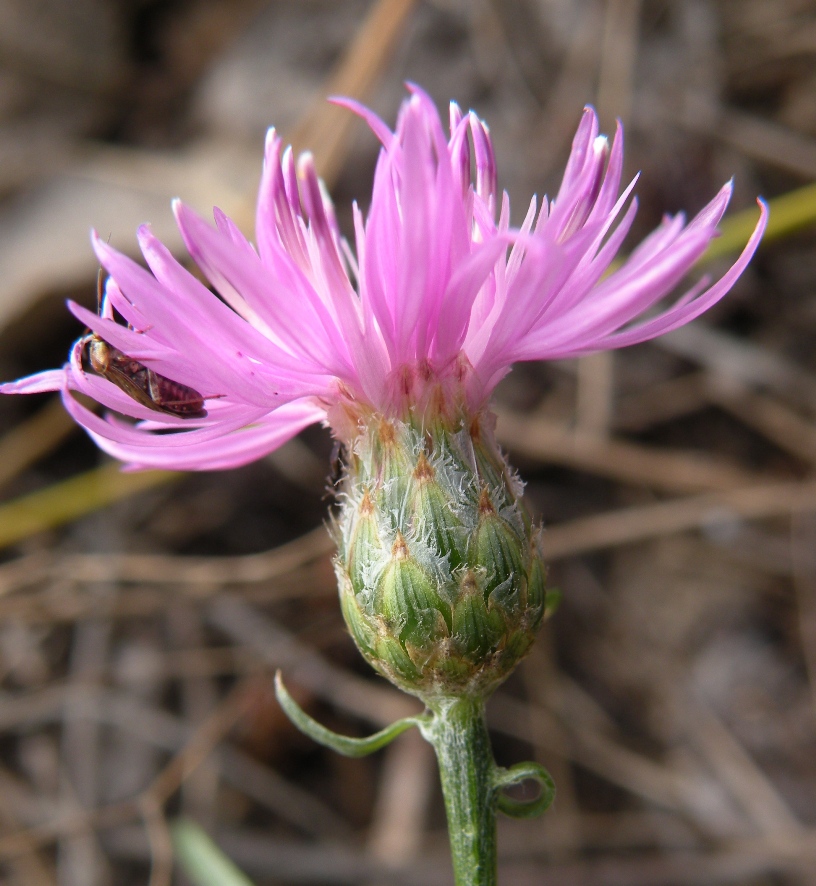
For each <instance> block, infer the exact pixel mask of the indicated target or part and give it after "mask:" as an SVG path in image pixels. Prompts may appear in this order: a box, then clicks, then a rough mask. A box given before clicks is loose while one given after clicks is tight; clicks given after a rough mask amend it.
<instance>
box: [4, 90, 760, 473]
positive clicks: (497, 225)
mask: <svg viewBox="0 0 816 886" xmlns="http://www.w3.org/2000/svg"><path fill="white" fill-rule="evenodd" d="M343 103H344V104H345V105H346V106H348V107H350V108H351V109H352V110H354V111H356V112H357V113H359V114H360V115H361V116H362V117H364V118H365V120H366V121H367V122H368V124H369V126H370V127H371V129H372V130H373V131H374V133H375V135H376V136H377V137H378V138H379V140H380V141H381V142H382V149H381V151H380V157H379V161H378V164H377V169H376V173H375V177H374V189H373V194H372V199H371V208H370V210H369V212H368V216H367V218H364V216H363V214H362V212H361V211H360V210H359V208H357V207H356V206H355V207H354V229H355V245H356V257H355V254H354V252H353V251H352V249H351V247H350V246H349V245H348V244H347V243H346V241H345V240H344V239H343V238H342V236H341V234H340V232H339V229H338V226H337V222H336V220H335V217H334V213H333V210H332V205H331V202H330V200H329V198H328V196H327V195H326V194H325V192H324V191H323V189H322V187H321V183H320V181H319V180H318V178H317V176H316V174H315V170H314V165H313V163H312V159H311V157H310V156H309V155H308V154H306V155H303V156H302V157H300V159H299V160H298V161H297V163H296V162H295V160H294V158H293V156H292V153H291V150H290V149H286V150H282V144H281V140H280V138H279V137H278V135H277V134H276V133H275V131H274V130H272V131H270V133H269V136H268V138H267V142H266V155H265V160H264V168H263V177H262V181H261V186H260V193H259V195H258V209H257V220H256V238H257V242H256V244H255V245H254V246H253V245H252V244H250V243H249V242H248V241H247V240H246V239H245V238H244V237H243V235H242V234H241V233H240V232H239V231H238V230H237V228H236V227H235V225H234V224H233V223H232V222H231V221H230V220H229V219H228V218H227V217H226V216H224V215H223V214H222V213H221V212H219V211H218V210H216V211H215V222H216V226H215V227H214V228H213V227H212V226H211V225H209V224H207V223H206V222H205V221H203V220H202V219H201V218H200V217H199V216H197V215H196V214H195V213H194V212H193V211H192V210H191V209H189V208H188V207H186V206H185V205H184V204H182V203H180V202H176V203H175V204H174V211H175V214H176V219H177V221H178V225H179V227H180V229H181V232H182V235H183V237H184V240H185V243H186V245H187V248H188V249H189V251H190V254H191V255H192V256H193V258H194V259H195V260H196V262H197V263H198V265H199V266H200V267H201V269H202V270H203V272H204V273H205V274H206V276H207V278H208V279H209V281H210V283H211V284H212V286H213V288H214V289H215V290H216V292H217V293H218V296H220V298H219V297H218V296H217V295H214V294H213V293H212V292H210V290H209V289H207V288H206V287H205V286H204V285H202V284H201V283H200V282H199V281H198V280H197V279H196V278H195V277H193V276H192V275H191V274H190V273H188V272H187V271H186V270H185V269H184V268H183V267H182V266H181V265H180V264H179V263H178V262H177V261H176V260H175V259H174V258H173V257H172V256H171V255H170V253H169V252H168V250H167V249H166V248H165V247H164V246H163V245H162V244H161V243H160V242H159V241H158V240H157V239H156V238H155V237H154V236H153V234H152V233H151V231H150V228H149V227H147V226H144V227H142V228H141V229H140V230H139V242H140V245H141V249H142V253H143V255H144V258H145V261H146V262H147V265H148V268H149V270H145V269H144V268H143V267H141V266H140V265H139V264H137V263H136V262H134V261H132V260H131V259H129V258H127V257H126V256H124V255H122V254H121V253H119V252H117V251H116V250H115V249H113V248H111V247H110V246H108V245H107V244H106V243H105V242H104V241H102V240H100V239H99V238H98V237H97V236H96V235H94V238H93V245H94V249H95V250H96V254H97V256H98V257H99V261H100V262H101V264H102V266H103V267H104V268H105V270H106V271H107V272H108V274H109V275H110V276H109V278H108V282H107V287H106V298H105V302H106V305H105V310H104V311H103V312H102V313H103V316H97V315H96V314H93V313H91V312H89V311H87V310H85V309H84V308H82V307H80V306H79V305H76V304H73V303H71V304H70V305H69V306H70V309H71V310H72V312H73V313H74V314H75V316H76V317H77V318H78V319H80V320H81V321H82V322H83V323H86V324H87V325H88V327H90V329H92V330H93V332H94V333H96V334H97V335H98V336H99V337H100V338H101V339H104V341H105V342H108V343H109V344H110V345H111V346H113V347H114V348H116V349H118V350H119V351H120V352H121V353H122V354H126V355H128V357H131V358H132V359H133V361H134V362H135V365H136V366H137V367H138V366H139V365H141V367H142V369H150V370H152V371H153V373H156V374H158V377H159V378H160V380H161V379H162V377H163V380H165V381H166V380H172V382H174V383H177V385H176V386H178V385H183V386H187V387H188V388H191V389H193V394H195V393H196V392H198V393H200V394H201V395H202V396H203V397H204V398H205V401H206V402H205V406H206V415H202V416H199V417H184V416H182V415H177V414H170V413H166V412H161V411H156V410H155V409H153V408H150V402H149V400H148V401H147V405H145V402H144V398H142V399H143V402H138V401H137V400H136V399H134V398H133V397H132V396H130V395H129V394H128V393H127V392H126V391H124V390H122V389H121V388H120V387H119V386H117V385H116V384H113V383H111V381H109V380H107V379H106V378H104V377H102V376H100V375H98V374H96V373H94V372H93V371H92V370H91V369H89V367H88V366H87V365H83V364H84V363H86V361H83V342H82V340H80V341H79V342H77V344H76V345H75V346H74V348H73V350H72V352H71V355H70V360H69V362H68V363H67V364H66V366H65V367H63V368H62V369H59V370H53V371H50V372H44V373H40V374H38V375H34V376H31V377H29V378H25V379H22V380H20V381H17V382H11V383H8V384H5V385H2V386H0V391H2V392H4V393H34V392H39V391H50V390H60V391H62V394H63V399H64V401H65V405H66V408H67V409H68V411H69V412H70V413H71V415H72V416H73V417H74V418H75V419H76V420H77V421H78V422H79V423H80V424H81V425H82V426H83V427H85V429H86V430H87V431H88V433H89V434H90V435H91V436H92V437H93V439H94V440H95V441H96V442H97V443H98V444H99V446H100V447H101V448H102V449H104V450H105V451H106V452H108V453H110V454H111V455H113V456H115V457H116V458H119V459H122V460H123V461H125V462H127V463H129V464H130V465H131V466H134V467H162V468H173V469H187V470H197V469H200V470H208V469H218V468H228V467H234V466H237V465H240V464H245V463H246V462H249V461H252V460H253V459H256V458H259V457H261V456H263V455H264V454H266V453H268V452H270V451H272V450H273V449H275V448H276V447H278V446H280V445H281V444H282V443H284V442H285V441H286V440H288V439H289V438H291V437H293V436H294V435H295V434H297V433H298V432H299V431H300V430H302V429H303V428H304V427H306V426H307V425H309V424H312V423H314V422H318V421H328V422H329V423H330V424H331V426H332V428H333V429H334V431H335V433H336V434H337V435H338V436H339V437H340V438H341V439H345V440H349V439H350V438H352V437H353V436H354V435H355V433H356V432H357V429H358V427H359V423H360V422H362V421H365V420H366V419H367V417H370V416H372V415H375V414H384V415H389V416H394V417H405V416H406V415H407V414H408V413H409V412H411V413H413V414H415V415H416V414H420V415H425V416H430V417H432V416H434V415H439V414H445V413H448V412H451V413H455V414H462V413H463V412H464V414H473V413H475V412H477V411H479V410H480V409H481V408H483V407H484V406H485V404H486V403H487V400H488V398H489V397H490V394H491V391H492V390H493V388H494V387H495V385H496V384H497V382H498V381H499V380H500V379H501V378H502V377H503V376H504V375H505V374H506V373H507V372H508V371H509V369H510V367H511V365H512V364H513V363H514V362H516V361H520V360H547V359H559V358H564V357H572V356H578V355H581V354H588V353H591V352H593V351H600V350H605V349H608V348H618V347H622V346H624V345H629V344H634V343H635V342H640V341H645V340H647V339H650V338H654V337H655V336H657V335H660V334H662V333H664V332H668V331H670V330H672V329H676V328H677V327H678V326H682V325H683V324H685V323H687V322H688V321H689V320H692V319H693V318H694V317H696V316H698V315H699V314H701V313H702V312H703V311H705V310H706V309H707V308H709V307H710V306H711V305H713V304H714V303H715V302H716V301H718V300H719V299H720V298H722V296H723V295H725V293H726V292H727V291H728V290H729V289H730V288H731V286H733V284H734V282H735V281H736V279H737V278H738V277H739V275H740V274H741V273H742V271H743V270H744V268H745V266H746V264H747V263H748V261H749V259H750V258H751V256H752V255H753V253H754V251H755V249H756V247H757V245H758V243H759V240H760V237H761V236H762V232H763V230H764V228H765V223H766V219H767V210H766V208H765V206H764V204H763V203H762V202H761V201H760V210H761V215H760V220H759V222H758V224H757V226H756V228H755V230H754V232H753V234H752V236H751V239H750V240H749V242H748V244H747V246H746V247H745V249H744V250H743V252H742V254H741V255H740V257H739V258H738V259H737V261H736V262H735V264H734V265H733V266H732V267H731V268H730V269H729V270H728V271H727V272H726V273H725V274H724V276H723V277H722V278H720V279H719V280H718V281H717V282H716V283H713V284H711V283H710V281H709V280H708V279H703V280H702V281H700V282H699V283H697V284H696V285H695V286H693V287H692V288H691V289H690V290H688V291H687V292H686V293H685V294H684V295H682V296H681V297H680V298H679V299H678V300H677V301H675V303H674V304H673V305H672V306H670V307H668V308H665V309H663V310H656V311H655V310H653V309H654V308H655V306H656V305H657V303H658V302H659V301H660V300H661V299H663V297H664V296H666V295H667V294H668V293H669V292H670V291H671V290H672V289H673V288H674V287H675V286H676V285H677V284H678V283H679V282H680V281H681V280H682V278H683V277H684V276H685V274H686V273H687V272H688V271H689V269H690V268H691V267H692V265H693V264H694V263H695V261H696V260H697V259H698V258H699V257H700V256H701V255H702V253H703V252H704V251H705V249H706V246H707V245H708V243H709V242H710V241H711V239H712V238H713V237H714V236H715V234H716V226H717V224H718V223H719V221H720V219H721V218H722V216H723V213H724V212H725V209H726V206H727V205H728V201H729V198H730V196H731V185H730V183H729V184H726V185H725V186H724V187H723V188H722V190H721V191H720V192H719V193H718V194H717V196H716V197H715V198H714V199H713V200H712V201H711V203H709V204H708V205H707V206H706V207H705V208H704V209H703V210H702V211H701V212H700V213H699V214H698V215H697V216H696V217H695V218H694V219H693V220H692V221H691V222H689V223H688V224H686V222H685V218H684V216H683V215H682V214H679V215H676V216H667V217H666V218H665V219H664V220H663V222H662V223H661V225H660V226H659V227H658V228H657V229H656V230H655V231H654V232H653V233H652V234H650V235H649V236H648V237H647V238H646V240H644V241H643V243H641V244H640V246H638V247H637V249H635V251H634V252H633V253H632V254H631V255H630V256H629V258H628V259H627V260H626V261H625V262H624V263H623V264H622V265H621V266H620V267H618V268H617V269H616V270H614V271H613V272H611V273H607V272H608V271H609V268H610V265H611V263H612V261H613V259H614V258H615V255H616V253H617V251H618V250H619V248H620V246H621V243H622V242H623V239H624V237H625V236H626V234H627V232H628V230H629V228H630V226H631V224H632V221H633V219H634V215H635V211H636V208H637V206H636V201H635V200H634V199H633V200H631V201H630V200H629V197H630V194H631V192H632V189H633V187H634V184H635V182H634V181H632V182H631V183H629V184H628V185H627V186H626V187H625V188H624V189H623V192H622V193H620V194H619V191H620V186H621V170H622V163H623V137H622V133H621V130H620V128H619V129H618V132H617V133H616V135H615V138H614V140H613V142H612V145H611V147H610V146H609V145H608V143H607V140H606V138H605V137H603V136H599V134H598V121H597V117H596V115H595V113H594V111H593V110H592V109H590V108H587V109H586V110H585V111H584V115H583V117H582V119H581V123H580V125H579V127H578V131H577V133H576V135H575V139H574V141H573V146H572V152H571V154H570V158H569V161H568V163H567V169H566V172H565V174H564V179H563V182H562V184H561V187H560V189H559V191H558V194H557V196H556V198H555V199H554V200H551V201H549V202H548V201H547V200H546V199H545V200H544V201H543V204H542V208H541V210H540V211H538V210H537V204H536V201H535V199H533V201H532V203H531V205H530V208H529V210H528V212H527V216H526V218H525V219H524V221H523V223H522V225H521V227H520V228H518V229H514V228H511V227H510V222H509V218H510V207H509V202H508V199H507V195H506V194H505V195H503V196H501V197H499V194H498V193H497V189H496V164H495V158H494V154H493V148H492V145H491V142H490V136H489V133H488V130H487V127H486V126H485V124H484V123H483V122H482V121H481V120H479V119H478V118H477V117H476V116H475V114H473V113H469V114H467V115H463V114H462V113H461V112H460V110H459V108H458V107H456V105H452V106H451V113H450V137H449V138H448V137H447V136H446V135H445V133H444V131H443V127H442V124H441V122H440V120H439V117H438V114H437V112H436V110H435V108H434V106H433V103H432V102H431V100H430V98H429V97H428V96H427V95H425V93H423V92H422V91H420V90H419V89H417V88H415V87H412V88H411V95H410V97H409V98H408V99H407V100H406V101H405V102H404V104H403V106H402V108H401V110H400V114H399V119H398V122H397V126H396V131H395V132H391V131H390V130H389V129H388V127H387V126H386V125H385V124H384V123H383V122H382V121H381V120H380V119H379V118H378V117H376V116H375V115H374V114H373V113H372V112H370V111H368V110H367V109H365V108H363V107H361V106H359V105H357V104H356V103H354V102H351V101H345V102H343ZM471 166H473V168H474V169H475V174H474V175H473V176H472V175H471ZM627 203H628V208H627ZM497 213H498V221H496V214H497ZM111 309H114V310H115V311H116V312H117V313H118V314H119V315H121V317H123V318H124V319H125V320H126V321H127V323H128V326H125V325H123V324H121V323H117V322H115V320H114V319H113V314H112V310H111ZM168 384H169V382H168ZM72 391H81V392H83V393H85V394H88V395H90V396H91V397H92V398H93V399H95V400H97V401H98V402H99V403H101V404H103V405H104V406H106V407H107V408H108V409H109V410H112V413H109V414H108V415H107V416H106V417H100V416H98V415H96V414H94V413H93V412H91V411H90V410H89V409H87V408H86V407H85V406H83V405H82V404H81V403H80V402H79V401H78V400H77V399H76V398H75V397H73V396H72V394H71V392H72ZM171 412H172V410H171ZM122 416H130V417H131V418H133V419H137V423H136V424H134V423H133V422H132V421H128V420H126V419H124V418H123V417H122ZM168 432H170V433H168Z"/></svg>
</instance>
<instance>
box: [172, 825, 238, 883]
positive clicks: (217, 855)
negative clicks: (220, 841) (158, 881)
mask: <svg viewBox="0 0 816 886" xmlns="http://www.w3.org/2000/svg"><path fill="white" fill-rule="evenodd" d="M171 833H172V837H173V848H174V849H175V852H176V858H177V860H178V862H179V864H180V865H181V867H182V869H183V870H184V873H185V874H186V875H187V876H188V877H189V878H190V881H191V882H192V883H193V884H195V886H252V882H251V881H250V880H249V879H248V878H247V877H246V876H245V875H244V874H243V873H241V871H240V870H239V869H238V868H237V867H236V866H235V865H234V864H233V863H232V862H231V861H230V860H229V859H228V858H227V856H226V855H224V853H223V852H222V851H221V850H220V849H219V848H218V847H217V846H216V845H215V843H213V841H212V840H211V839H210V838H209V837H208V836H207V835H206V834H205V833H204V831H203V830H202V829H201V828H200V827H199V826H198V825H197V824H195V823H194V822H192V821H188V820H186V819H180V820H179V821H177V822H175V824H174V825H173V826H172V828H171Z"/></svg>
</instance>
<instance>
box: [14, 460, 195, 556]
mask: <svg viewBox="0 0 816 886" xmlns="http://www.w3.org/2000/svg"><path fill="white" fill-rule="evenodd" d="M183 476H184V474H183V473H181V472H180V471H138V472H133V473H124V472H123V471H122V468H121V466H120V465H119V464H118V463H115V464H106V465H103V466H102V467H100V468H95V469H94V470H91V471H87V472H85V473H83V474H77V475H76V476H74V477H71V478H69V479H68V480H63V481H61V482H59V483H54V484H52V485H51V486H47V487H46V488H45V489H41V490H39V491H37V492H32V493H31V494H30V495H25V496H23V497H21V498H17V499H14V500H13V501H9V502H6V503H5V504H3V505H0V547H7V546H8V545H11V544H14V543H15V542H18V541H21V540H22V539H24V538H28V536H30V535H34V534H35V533H37V532H42V531H43V530H46V529H54V528H56V527H57V526H62V525H63V524H65V523H70V522H71V521H72V520H76V519H78V518H79V517H84V516H85V515H86V514H90V513H92V512H93V511H97V510H99V509H100V508H104V507H105V506H106V505H110V504H113V503H114V502H117V501H121V499H123V498H127V497H128V496H129V495H133V494H134V493H136V492H143V491H144V490H146V489H153V488H155V487H156V486H161V485H163V484H165V483H171V482H174V481H176V480H178V479H179V478H180V477H183Z"/></svg>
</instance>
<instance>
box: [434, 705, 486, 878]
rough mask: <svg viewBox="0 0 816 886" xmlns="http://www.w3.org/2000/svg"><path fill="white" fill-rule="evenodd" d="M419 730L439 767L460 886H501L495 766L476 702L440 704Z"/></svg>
mask: <svg viewBox="0 0 816 886" xmlns="http://www.w3.org/2000/svg"><path fill="white" fill-rule="evenodd" d="M432 709H433V712H434V714H435V716H434V717H433V719H432V720H431V721H430V722H425V723H421V724H420V725H419V728H420V729H421V730H422V734H423V735H424V737H425V738H426V739H427V740H428V741H429V742H430V743H431V744H432V745H433V747H434V750H435V751H436V758H437V760H438V761H439V775H440V778H441V780H442V793H443V795H444V797H445V809H446V811H447V814H448V831H449V833H450V845H451V855H452V856H453V872H454V878H455V881H456V886H496V878H497V872H496V782H495V772H496V764H495V763H494V762H493V752H492V750H491V748H490V738H489V736H488V734H487V726H486V724H485V718H484V702H483V701H482V700H481V699H477V698H466V697H463V698H447V699H442V700H440V701H435V702H434V704H433V706H432Z"/></svg>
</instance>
